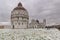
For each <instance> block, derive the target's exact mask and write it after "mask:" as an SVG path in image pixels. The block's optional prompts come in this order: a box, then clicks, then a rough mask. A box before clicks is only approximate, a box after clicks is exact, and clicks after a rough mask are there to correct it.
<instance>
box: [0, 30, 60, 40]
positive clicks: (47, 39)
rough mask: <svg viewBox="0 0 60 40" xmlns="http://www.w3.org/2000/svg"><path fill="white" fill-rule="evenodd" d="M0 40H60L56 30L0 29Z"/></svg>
mask: <svg viewBox="0 0 60 40" xmlns="http://www.w3.org/2000/svg"><path fill="white" fill-rule="evenodd" d="M0 40H60V31H59V30H58V29H48V30H47V29H0Z"/></svg>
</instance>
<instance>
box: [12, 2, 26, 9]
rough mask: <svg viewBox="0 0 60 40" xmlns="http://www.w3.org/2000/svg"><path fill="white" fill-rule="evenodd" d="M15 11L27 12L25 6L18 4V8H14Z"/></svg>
mask: <svg viewBox="0 0 60 40" xmlns="http://www.w3.org/2000/svg"><path fill="white" fill-rule="evenodd" d="M13 10H26V9H25V8H24V7H23V6H22V3H21V2H20V3H18V6H17V7H16V8H14V9H13Z"/></svg>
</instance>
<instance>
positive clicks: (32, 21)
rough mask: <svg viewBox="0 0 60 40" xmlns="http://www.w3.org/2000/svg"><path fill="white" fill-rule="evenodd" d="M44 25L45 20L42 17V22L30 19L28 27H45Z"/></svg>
mask: <svg viewBox="0 0 60 40" xmlns="http://www.w3.org/2000/svg"><path fill="white" fill-rule="evenodd" d="M45 26H46V20H45V19H44V20H43V22H42V23H41V22H39V20H34V19H32V20H31V23H30V24H29V28H45Z"/></svg>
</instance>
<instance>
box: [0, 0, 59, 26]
mask: <svg viewBox="0 0 60 40" xmlns="http://www.w3.org/2000/svg"><path fill="white" fill-rule="evenodd" d="M19 2H21V3H22V4H23V7H24V8H26V9H27V11H28V12H29V17H30V20H31V19H38V20H39V21H40V22H42V21H43V19H46V21H47V25H54V24H60V0H0V24H9V23H10V15H11V11H12V10H13V9H14V8H15V7H16V6H17V4H18V3H19Z"/></svg>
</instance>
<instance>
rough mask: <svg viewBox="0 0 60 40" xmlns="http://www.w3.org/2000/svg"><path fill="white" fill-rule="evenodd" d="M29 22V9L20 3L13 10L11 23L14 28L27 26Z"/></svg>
mask: <svg viewBox="0 0 60 40" xmlns="http://www.w3.org/2000/svg"><path fill="white" fill-rule="evenodd" d="M28 23H29V15H28V12H27V10H26V9H25V8H24V7H23V6H22V4H21V3H19V4H18V6H17V7H16V8H14V9H13V11H12V12H11V24H12V28H14V29H15V28H16V29H18V28H19V29H20V28H27V27H28Z"/></svg>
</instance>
